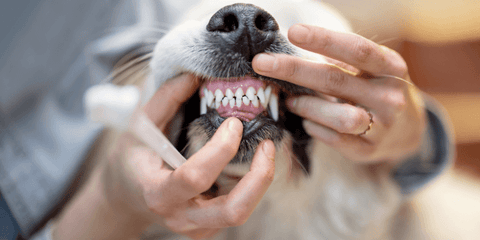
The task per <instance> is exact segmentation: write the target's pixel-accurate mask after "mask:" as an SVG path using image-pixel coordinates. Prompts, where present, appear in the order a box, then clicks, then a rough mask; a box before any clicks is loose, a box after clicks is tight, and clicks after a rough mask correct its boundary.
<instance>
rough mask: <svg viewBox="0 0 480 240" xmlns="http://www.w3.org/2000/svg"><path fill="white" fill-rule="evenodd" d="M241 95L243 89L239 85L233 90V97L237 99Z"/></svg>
mask: <svg viewBox="0 0 480 240" xmlns="http://www.w3.org/2000/svg"><path fill="white" fill-rule="evenodd" d="M242 97H243V89H242V88H241V87H239V88H237V91H236V92H235V98H237V99H242Z"/></svg>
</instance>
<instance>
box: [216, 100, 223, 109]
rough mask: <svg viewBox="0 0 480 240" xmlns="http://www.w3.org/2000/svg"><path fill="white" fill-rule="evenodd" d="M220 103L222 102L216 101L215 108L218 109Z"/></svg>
mask: <svg viewBox="0 0 480 240" xmlns="http://www.w3.org/2000/svg"><path fill="white" fill-rule="evenodd" d="M220 104H222V103H221V102H220V101H218V102H217V101H215V109H218V108H219V107H220Z"/></svg>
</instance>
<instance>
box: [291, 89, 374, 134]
mask: <svg viewBox="0 0 480 240" xmlns="http://www.w3.org/2000/svg"><path fill="white" fill-rule="evenodd" d="M287 106H288V107H289V109H290V110H291V111H292V112H293V113H295V114H297V115H299V116H301V117H303V118H305V119H309V120H311V121H313V122H315V123H318V124H321V125H324V126H326V127H329V128H331V129H334V130H335V131H337V132H339V133H347V134H360V133H363V132H364V131H365V129H367V128H368V125H369V124H370V116H369V115H368V113H367V111H366V110H365V109H362V108H359V107H355V106H353V105H351V104H347V103H334V102H330V101H326V100H323V99H320V98H318V97H314V96H301V97H297V98H291V99H288V100H287Z"/></svg>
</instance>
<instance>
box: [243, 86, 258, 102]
mask: <svg viewBox="0 0 480 240" xmlns="http://www.w3.org/2000/svg"><path fill="white" fill-rule="evenodd" d="M256 93H257V92H256V91H255V88H253V87H249V88H248V89H247V93H246V94H245V95H247V97H248V99H250V101H252V100H253V99H254V98H256V96H255V94H256Z"/></svg>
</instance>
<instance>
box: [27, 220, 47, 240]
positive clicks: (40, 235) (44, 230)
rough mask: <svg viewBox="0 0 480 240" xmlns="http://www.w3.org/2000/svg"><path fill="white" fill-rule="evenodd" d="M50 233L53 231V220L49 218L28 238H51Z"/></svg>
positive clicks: (36, 239) (40, 239) (38, 239)
mask: <svg viewBox="0 0 480 240" xmlns="http://www.w3.org/2000/svg"><path fill="white" fill-rule="evenodd" d="M52 233H53V221H52V220H50V221H49V222H48V223H47V224H46V225H45V227H43V228H42V229H41V230H40V231H38V232H37V233H35V234H34V235H33V236H32V237H31V238H29V239H30V240H52V239H53V237H52Z"/></svg>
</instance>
